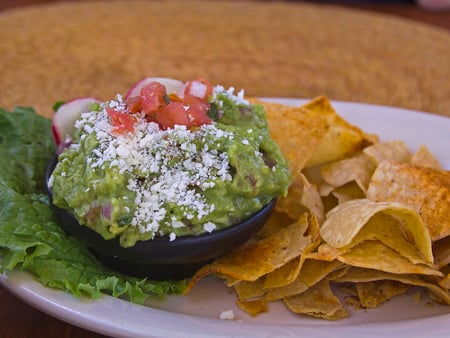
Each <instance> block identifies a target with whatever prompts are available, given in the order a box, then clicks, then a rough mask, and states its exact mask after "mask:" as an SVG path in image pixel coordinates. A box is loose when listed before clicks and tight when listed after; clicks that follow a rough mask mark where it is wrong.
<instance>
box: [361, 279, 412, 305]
mask: <svg viewBox="0 0 450 338" xmlns="http://www.w3.org/2000/svg"><path fill="white" fill-rule="evenodd" d="M410 287H411V286H410V285H408V284H403V283H401V282H398V281H393V280H380V281H373V282H364V283H356V291H357V295H358V299H359V302H360V304H361V306H362V307H363V308H366V309H368V308H376V307H378V306H380V305H381V304H383V303H384V302H386V301H387V300H389V299H391V298H392V297H394V296H396V295H399V294H403V293H405V292H406V291H408V289H409V288H410Z"/></svg>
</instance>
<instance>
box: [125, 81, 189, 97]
mask: <svg viewBox="0 0 450 338" xmlns="http://www.w3.org/2000/svg"><path fill="white" fill-rule="evenodd" d="M150 82H159V83H161V84H162V85H163V86H165V87H166V91H167V94H172V93H175V94H180V93H182V89H183V87H184V82H183V81H180V80H175V79H169V78H166V77H147V78H145V79H143V80H141V81H139V82H137V83H136V84H135V85H134V86H133V87H131V89H130V90H129V91H128V93H127V95H126V96H125V99H127V98H129V97H133V96H139V95H140V94H141V89H142V87H144V86H145V85H147V84H149V83H150Z"/></svg>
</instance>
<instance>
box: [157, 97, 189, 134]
mask: <svg viewBox="0 0 450 338" xmlns="http://www.w3.org/2000/svg"><path fill="white" fill-rule="evenodd" d="M156 121H157V122H158V124H159V126H160V128H161V129H168V128H173V127H174V126H175V125H176V124H178V125H185V126H187V127H188V128H189V127H190V120H189V117H188V114H187V112H186V109H185V108H184V105H183V104H182V103H181V102H170V103H169V104H168V105H167V106H165V107H164V108H162V109H161V110H159V111H158V112H156Z"/></svg>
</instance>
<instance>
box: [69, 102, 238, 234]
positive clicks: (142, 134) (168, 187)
mask: <svg viewBox="0 0 450 338" xmlns="http://www.w3.org/2000/svg"><path fill="white" fill-rule="evenodd" d="M106 107H111V108H114V109H117V110H123V111H126V105H125V104H124V103H123V101H122V98H121V97H120V96H118V97H117V98H116V101H111V102H109V103H105V104H103V105H102V108H101V109H100V111H93V112H87V113H83V114H82V116H81V119H80V120H78V121H77V122H76V124H75V127H76V128H77V129H78V130H80V131H82V132H84V133H95V135H96V138H97V140H98V143H99V146H98V147H97V148H95V149H93V150H92V152H91V153H90V155H89V157H88V158H87V159H86V163H87V164H88V165H90V166H91V167H92V168H96V167H98V168H116V169H117V170H118V171H119V173H121V174H123V173H127V174H129V175H131V178H130V179H129V181H128V184H127V189H129V190H130V191H132V192H133V193H134V194H135V196H136V197H135V201H134V202H135V205H136V210H135V212H134V215H133V218H132V221H131V225H132V226H134V227H137V228H138V229H139V231H140V232H142V233H144V232H150V233H153V234H156V233H159V230H160V229H159V227H160V222H161V221H163V220H164V219H165V218H167V216H168V214H167V210H166V209H165V206H167V205H168V204H170V203H175V204H176V205H177V206H178V207H179V208H181V210H182V211H183V213H184V214H183V218H184V219H192V218H194V217H197V218H198V219H201V218H202V217H204V216H207V215H208V214H209V213H211V212H212V211H213V210H214V206H213V205H209V204H208V203H207V202H206V201H205V199H204V197H203V195H202V194H201V193H199V192H198V191H199V190H206V189H209V188H211V187H213V186H214V184H215V183H214V182H215V181H217V180H222V181H230V180H231V179H232V177H231V174H230V165H229V159H228V154H227V153H226V152H219V151H217V150H213V149H209V148H208V145H207V143H206V142H205V140H206V138H208V137H213V138H214V140H215V141H216V140H217V141H220V140H225V139H228V140H231V139H232V138H233V134H232V133H230V132H226V131H223V130H220V129H218V128H217V127H216V125H215V124H208V125H203V126H201V127H200V128H199V129H195V130H189V129H187V128H186V126H181V125H180V126H179V125H176V126H175V127H174V128H173V129H172V128H171V129H167V130H160V129H159V126H158V125H157V124H156V123H148V122H147V121H146V120H145V117H144V116H142V115H140V114H135V116H136V123H135V125H134V132H133V133H125V134H115V133H114V132H113V130H114V127H113V126H112V125H111V124H110V122H109V116H108V113H107V112H106V109H105V108H106ZM199 145H200V147H202V149H197V148H198V146H199ZM202 145H204V146H202ZM169 225H170V226H171V227H172V228H179V227H181V226H185V225H184V224H183V223H181V222H180V221H177V220H175V221H174V220H172V223H171V224H169ZM215 227H216V225H215V224H213V223H210V224H205V230H206V231H209V232H210V231H213V230H214V228H215ZM174 236H175V235H174V234H170V239H171V240H174V239H175V237H174Z"/></svg>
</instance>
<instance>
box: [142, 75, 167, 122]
mask: <svg viewBox="0 0 450 338" xmlns="http://www.w3.org/2000/svg"><path fill="white" fill-rule="evenodd" d="M166 95H167V92H166V87H164V85H162V84H161V83H159V82H155V81H154V82H150V83H149V84H147V85H145V86H144V87H142V89H141V99H142V103H141V106H142V112H144V113H145V114H151V113H154V112H156V111H157V110H159V109H161V108H163V107H164V106H166V105H167V103H166V99H165V97H166Z"/></svg>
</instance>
